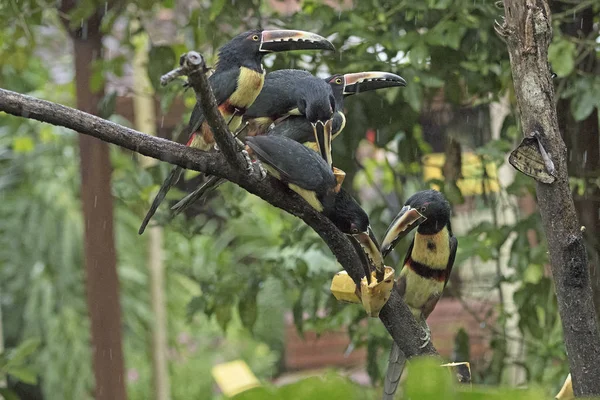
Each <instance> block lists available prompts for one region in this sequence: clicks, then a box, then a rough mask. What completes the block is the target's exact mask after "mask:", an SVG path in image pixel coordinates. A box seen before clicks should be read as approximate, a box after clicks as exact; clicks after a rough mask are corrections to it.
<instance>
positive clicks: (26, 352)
mask: <svg viewBox="0 0 600 400" xmlns="http://www.w3.org/2000/svg"><path fill="white" fill-rule="evenodd" d="M40 343H41V341H40V339H38V338H33V339H27V340H25V341H23V342H22V343H21V344H20V345H19V347H17V348H16V349H14V350H13V351H12V352H11V353H10V356H9V361H8V364H7V365H8V366H10V365H18V364H22V363H23V362H24V361H25V359H26V358H27V357H28V356H30V355H31V354H33V353H34V352H35V351H36V350H37V349H38V347H39V346H40Z"/></svg>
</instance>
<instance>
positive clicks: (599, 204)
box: [552, 2, 600, 320]
mask: <svg viewBox="0 0 600 400" xmlns="http://www.w3.org/2000/svg"><path fill="white" fill-rule="evenodd" d="M552 5H553V7H554V8H556V10H557V11H559V12H564V11H566V10H567V9H569V8H572V7H573V4H565V3H560V2H553V4H552ZM553 11H554V10H553ZM561 31H562V32H563V33H564V34H565V35H567V36H572V37H575V38H578V39H585V38H587V37H588V36H589V35H590V34H593V33H594V10H593V9H592V6H591V5H590V6H589V7H588V8H585V9H583V10H581V11H579V12H578V13H574V14H573V15H572V17H571V16H569V21H568V22H565V23H563V24H561ZM576 68H577V69H578V70H580V71H583V72H586V73H594V72H595V71H596V70H597V68H598V62H597V60H596V53H595V52H593V51H592V52H591V53H590V54H589V55H588V56H587V57H584V58H583V59H581V60H580V62H579V63H578V65H577V66H576ZM570 106H571V101H570V99H561V100H559V101H558V104H557V112H558V126H559V128H560V131H561V133H562V134H563V137H564V140H565V142H566V145H567V152H568V154H569V157H568V167H569V173H570V175H572V176H576V177H578V178H581V179H584V180H585V181H586V191H585V193H584V194H583V196H579V195H575V199H574V200H575V208H576V209H577V214H578V216H579V218H580V220H581V223H582V224H583V225H584V226H585V228H586V229H585V232H584V238H585V241H586V244H587V245H588V246H587V248H588V254H589V256H590V260H589V261H590V274H591V277H592V290H593V292H594V304H595V305H596V316H597V318H598V319H599V320H600V239H599V238H600V191H599V190H598V186H597V184H596V183H595V182H593V181H592V180H593V179H595V178H597V177H598V176H599V170H600V157H599V155H600V154H599V153H600V129H599V126H598V109H594V111H593V112H592V113H591V114H590V115H589V116H588V117H587V118H586V119H585V120H583V121H575V118H573V114H572V113H571V108H570ZM590 178H591V179H590Z"/></svg>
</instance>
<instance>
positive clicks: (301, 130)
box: [267, 116, 315, 143]
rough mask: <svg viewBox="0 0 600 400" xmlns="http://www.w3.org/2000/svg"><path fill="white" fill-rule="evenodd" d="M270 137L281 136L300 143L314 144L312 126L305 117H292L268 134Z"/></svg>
mask: <svg viewBox="0 0 600 400" xmlns="http://www.w3.org/2000/svg"><path fill="white" fill-rule="evenodd" d="M267 134H268V135H281V136H285V137H287V138H290V139H292V140H295V141H296V142H298V143H306V142H314V141H315V134H314V131H313V128H312V125H311V124H310V122H308V120H307V119H306V118H305V117H304V116H290V117H288V118H286V119H285V120H283V121H282V122H280V123H278V124H277V125H275V126H274V127H273V129H271V130H270V131H269V132H267Z"/></svg>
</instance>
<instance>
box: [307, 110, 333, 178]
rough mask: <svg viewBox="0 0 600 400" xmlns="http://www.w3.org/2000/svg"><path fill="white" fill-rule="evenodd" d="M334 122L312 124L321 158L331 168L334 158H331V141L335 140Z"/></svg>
mask: <svg viewBox="0 0 600 400" xmlns="http://www.w3.org/2000/svg"><path fill="white" fill-rule="evenodd" d="M332 123H333V122H332V120H331V119H330V120H328V121H326V122H323V121H317V122H315V123H311V125H312V127H313V131H314V134H315V141H316V142H317V151H318V152H319V153H321V157H323V159H324V160H325V161H327V164H329V166H330V167H331V166H332V165H333V158H332V156H331V141H332V140H333V138H332V134H331V125H332Z"/></svg>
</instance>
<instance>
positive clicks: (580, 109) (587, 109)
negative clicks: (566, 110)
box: [571, 87, 600, 121]
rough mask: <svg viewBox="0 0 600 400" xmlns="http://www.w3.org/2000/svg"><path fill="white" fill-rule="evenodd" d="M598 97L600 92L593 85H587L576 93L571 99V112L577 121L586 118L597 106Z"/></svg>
mask: <svg viewBox="0 0 600 400" xmlns="http://www.w3.org/2000/svg"><path fill="white" fill-rule="evenodd" d="M597 98H600V93H598V92H595V91H594V88H593V87H587V88H585V89H582V90H581V91H580V92H578V93H576V94H575V96H573V98H572V99H571V112H572V113H573V117H574V118H575V121H583V120H584V119H586V118H587V117H588V116H589V115H590V114H591V113H592V111H593V110H594V108H595V107H596V101H598V99H597Z"/></svg>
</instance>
